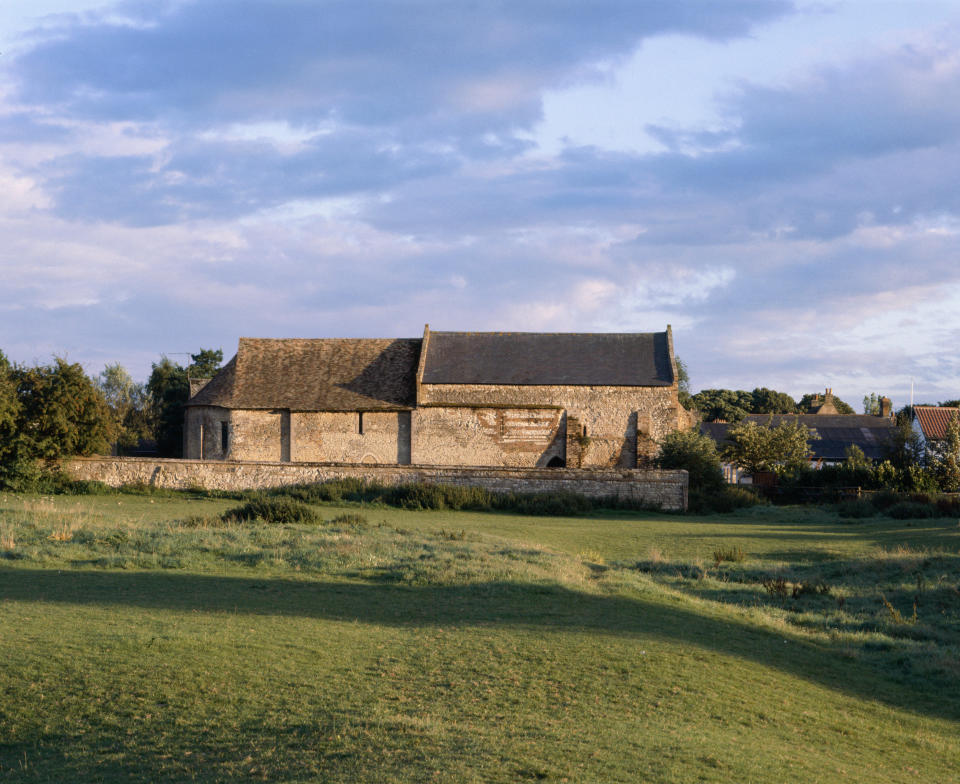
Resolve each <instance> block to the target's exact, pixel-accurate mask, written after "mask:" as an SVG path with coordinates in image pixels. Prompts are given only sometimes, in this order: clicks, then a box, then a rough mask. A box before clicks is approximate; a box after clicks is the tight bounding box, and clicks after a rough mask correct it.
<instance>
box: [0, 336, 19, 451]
mask: <svg viewBox="0 0 960 784" xmlns="http://www.w3.org/2000/svg"><path fill="white" fill-rule="evenodd" d="M19 420H20V401H19V399H18V398H17V382H16V380H15V378H14V375H13V366H12V365H11V364H10V362H9V361H8V360H7V358H6V356H4V353H3V352H2V351H0V469H2V467H3V466H6V465H8V464H9V463H10V462H11V461H12V460H13V459H14V458H15V456H16V452H17V438H18V427H17V424H18V422H19Z"/></svg>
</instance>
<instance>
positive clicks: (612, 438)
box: [414, 384, 686, 468]
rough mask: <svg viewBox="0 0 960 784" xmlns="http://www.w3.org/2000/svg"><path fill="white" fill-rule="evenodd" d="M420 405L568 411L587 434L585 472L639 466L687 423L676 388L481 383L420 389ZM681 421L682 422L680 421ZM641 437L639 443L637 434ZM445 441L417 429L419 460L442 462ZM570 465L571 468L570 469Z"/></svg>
mask: <svg viewBox="0 0 960 784" xmlns="http://www.w3.org/2000/svg"><path fill="white" fill-rule="evenodd" d="M419 394H420V398H419V401H418V403H419V405H420V406H424V407H426V408H429V407H430V406H437V405H440V406H447V407H455V406H483V405H487V406H500V407H517V408H518V409H519V408H521V407H535V406H539V407H544V408H545V407H553V408H558V409H562V410H564V411H566V414H567V416H568V417H572V418H575V419H576V420H577V421H578V422H579V424H580V426H581V428H585V429H586V437H587V438H588V439H589V444H588V445H587V446H586V448H585V449H584V450H583V454H582V456H581V459H582V462H581V465H583V466H584V467H588V466H598V467H627V468H629V467H635V466H636V465H637V461H638V456H639V457H640V458H641V460H642V459H645V458H648V457H652V456H654V455H655V454H656V450H657V442H658V441H660V440H661V439H662V438H663V437H664V436H666V435H667V434H668V433H671V432H673V431H674V430H676V429H677V428H678V427H685V426H686V418H685V417H684V416H683V415H682V409H681V407H680V404H679V401H678V399H677V388H676V386H675V385H674V386H666V387H609V386H522V385H514V386H510V385H502V386H494V385H480V384H474V385H471V384H422V385H421V386H420V392H419ZM681 419H682V420H683V421H681ZM638 433H640V443H639V444H638V439H637V434H638ZM442 449H443V439H442V438H441V439H437V440H436V441H435V442H434V443H431V444H422V443H421V442H420V440H419V439H418V438H417V435H416V429H415V430H414V453H415V456H416V459H417V460H420V461H425V462H439V461H437V460H436V459H435V455H436V454H438V453H440V452H441V451H442ZM570 462H571V461H570V460H568V465H569V464H570Z"/></svg>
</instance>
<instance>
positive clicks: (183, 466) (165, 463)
mask: <svg viewBox="0 0 960 784" xmlns="http://www.w3.org/2000/svg"><path fill="white" fill-rule="evenodd" d="M62 465H63V469H64V471H66V472H67V473H68V474H69V475H70V476H72V477H73V478H74V479H88V480H97V481H100V482H105V483H106V484H108V485H111V486H113V487H119V486H120V485H124V484H132V483H137V482H142V483H144V484H149V485H154V486H156V487H168V488H179V489H183V488H188V487H196V486H200V487H205V488H208V489H211V490H214V489H215V490H247V489H254V488H266V487H279V486H282V485H290V484H309V483H317V482H323V481H326V480H328V479H345V478H348V477H357V478H362V479H367V480H371V481H378V482H382V483H384V484H407V483H415V482H428V483H432V484H450V485H465V486H476V487H485V488H487V489H488V490H491V491H493V492H517V493H538V492H545V493H555V492H562V491H568V492H574V493H579V494H581V495H585V496H589V497H593V498H605V497H611V498H619V499H622V500H630V501H635V502H640V503H644V504H649V505H651V506H659V507H661V508H663V509H666V510H681V509H686V507H687V472H686V471H640V470H629V469H616V470H611V469H608V470H582V469H580V470H578V469H563V468H544V469H530V468H524V469H511V468H451V467H446V466H423V465H418V466H396V465H393V466H368V465H347V464H323V463H280V462H261V463H237V462H227V461H222V460H163V459H145V458H135V457H77V458H70V459H68V460H64V461H63V463H62Z"/></svg>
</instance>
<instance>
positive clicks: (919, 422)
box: [913, 406, 960, 452]
mask: <svg viewBox="0 0 960 784" xmlns="http://www.w3.org/2000/svg"><path fill="white" fill-rule="evenodd" d="M956 416H960V408H950V407H949V406H914V407H913V431H914V432H915V433H916V434H917V435H918V436H919V437H920V442H921V444H922V445H923V448H924V451H926V452H937V451H938V450H939V449H940V448H941V445H942V444H943V443H944V442H945V441H946V438H947V425H949V424H950V420H952V419H953V418H954V417H956Z"/></svg>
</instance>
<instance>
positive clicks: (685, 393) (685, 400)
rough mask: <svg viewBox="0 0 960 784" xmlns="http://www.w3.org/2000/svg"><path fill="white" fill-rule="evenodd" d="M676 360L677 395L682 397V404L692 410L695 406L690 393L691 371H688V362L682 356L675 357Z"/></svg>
mask: <svg viewBox="0 0 960 784" xmlns="http://www.w3.org/2000/svg"><path fill="white" fill-rule="evenodd" d="M674 360H675V361H676V363H677V396H678V397H679V398H680V405H681V406H683V407H684V408H685V409H687V411H690V410H691V409H693V408H694V405H693V398H692V395H691V394H690V373H689V372H688V371H687V366H686V363H684V361H683V360H682V359H680V357H674Z"/></svg>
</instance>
